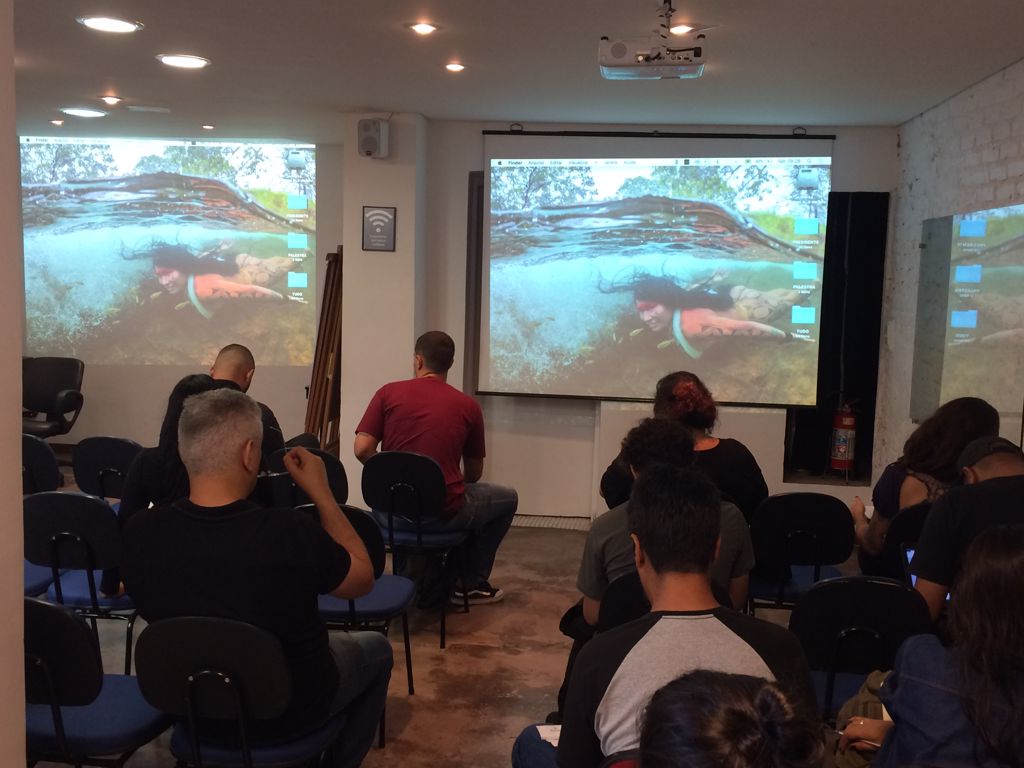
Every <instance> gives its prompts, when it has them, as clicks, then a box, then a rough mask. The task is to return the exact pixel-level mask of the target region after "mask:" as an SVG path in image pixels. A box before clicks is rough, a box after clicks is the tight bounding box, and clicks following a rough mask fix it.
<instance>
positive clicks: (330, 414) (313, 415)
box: [306, 245, 342, 455]
mask: <svg viewBox="0 0 1024 768" xmlns="http://www.w3.org/2000/svg"><path fill="white" fill-rule="evenodd" d="M341 265H342V251H341V246H340V245H339V246H338V252H337V253H328V254H327V271H326V275H325V279H324V297H323V302H322V304H321V308H320V325H319V328H318V330H317V336H316V353H315V355H314V356H313V372H312V375H311V376H310V381H309V398H308V400H307V401H306V431H307V432H312V433H313V434H314V435H316V436H317V437H318V438H319V439H320V445H321V446H322V447H323V449H324V450H325V451H327V452H329V453H333V454H334V455H338V448H339V443H340V436H339V430H340V427H341V424H340V422H341V389H340V386H341V301H342V293H341V291H342V266H341Z"/></svg>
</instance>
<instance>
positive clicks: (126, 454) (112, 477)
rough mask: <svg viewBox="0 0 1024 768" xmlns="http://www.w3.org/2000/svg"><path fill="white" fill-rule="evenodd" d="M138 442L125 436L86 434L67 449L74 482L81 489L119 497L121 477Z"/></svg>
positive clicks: (86, 491) (134, 454) (129, 463)
mask: <svg viewBox="0 0 1024 768" xmlns="http://www.w3.org/2000/svg"><path fill="white" fill-rule="evenodd" d="M141 452H142V446H141V445H139V444H138V443H136V442H135V441H134V440H129V439H127V438H125V437H87V438H85V439H84V440H82V441H81V442H79V443H78V445H76V446H75V447H74V449H73V450H72V452H71V467H72V469H73V470H74V472H75V484H76V485H78V488H79V490H80V491H82V493H88V494H91V495H92V496H99V497H100V498H101V499H120V498H121V489H122V487H123V486H124V479H125V477H126V476H127V475H128V468H129V467H130V466H131V465H132V462H133V461H135V457H136V456H138V455H139V454H140V453H141Z"/></svg>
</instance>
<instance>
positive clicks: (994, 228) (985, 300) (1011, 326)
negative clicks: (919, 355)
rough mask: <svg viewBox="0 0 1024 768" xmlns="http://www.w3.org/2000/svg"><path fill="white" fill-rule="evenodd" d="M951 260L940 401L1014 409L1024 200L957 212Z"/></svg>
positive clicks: (1023, 340)
mask: <svg viewBox="0 0 1024 768" xmlns="http://www.w3.org/2000/svg"><path fill="white" fill-rule="evenodd" d="M950 259H951V261H950V272H949V303H948V306H947V320H948V322H947V325H946V349H945V355H944V359H943V367H942V400H943V401H946V400H949V399H951V398H954V397H961V396H968V395H975V396H977V397H983V398H985V399H986V400H988V401H989V402H991V403H992V404H993V405H995V406H996V407H997V408H998V409H999V410H1000V411H1002V412H1004V413H1006V412H1019V411H1020V408H1021V400H1022V398H1024V388H1022V387H1024V384H1020V383H1019V382H1024V205H1016V206H1010V207H1006V208H997V209H993V210H987V211H978V212H976V213H971V214H965V215H961V216H954V217H953V233H952V249H951V254H950ZM993 371H998V372H999V375H998V376H993ZM1007 382H1010V383H1011V384H1009V385H1008V384H1007Z"/></svg>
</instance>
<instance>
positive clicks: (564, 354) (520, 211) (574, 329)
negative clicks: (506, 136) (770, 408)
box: [481, 158, 830, 404]
mask: <svg viewBox="0 0 1024 768" xmlns="http://www.w3.org/2000/svg"><path fill="white" fill-rule="evenodd" d="M829 184H830V166H829V159H828V158H780V159H767V158H759V159H753V160H751V159H735V158H722V159H715V158H704V159H694V160H587V161H578V160H575V161H557V160H541V161H514V160H512V161H510V160H494V161H492V165H491V187H490V189H491V214H490V232H489V235H490V257H491V259H490V264H489V280H490V283H489V300H490V326H489V336H490V341H489V350H488V351H489V360H490V370H489V378H490V380H489V382H482V383H481V389H488V390H490V391H509V392H522V393H544V394H564V395H583V396H597V397H621V398H650V397H651V396H652V395H653V391H654V384H655V382H656V381H657V380H658V379H659V378H660V377H661V376H663V375H664V374H665V373H668V372H670V371H673V370H680V369H686V370H690V371H693V372H694V373H697V374H698V375H700V376H701V377H702V378H704V379H705V381H707V382H708V385H709V386H710V387H711V389H712V390H713V392H714V394H715V397H716V398H718V399H719V400H721V401H723V402H737V403H765V404H812V403H814V402H815V399H816V390H817V364H818V343H817V341H818V328H819V323H820V312H821V280H822V265H823V258H824V241H825V220H826V212H827V195H828V190H829ZM485 383H486V384H488V385H489V386H486V387H485V386H484V384H485Z"/></svg>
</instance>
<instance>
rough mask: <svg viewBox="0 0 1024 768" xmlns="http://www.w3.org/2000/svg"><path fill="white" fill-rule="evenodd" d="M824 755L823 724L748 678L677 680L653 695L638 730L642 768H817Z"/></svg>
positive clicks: (702, 674)
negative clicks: (801, 712)
mask: <svg viewBox="0 0 1024 768" xmlns="http://www.w3.org/2000/svg"><path fill="white" fill-rule="evenodd" d="M824 757H825V738H824V733H823V731H822V727H821V724H820V723H817V722H815V721H814V720H810V719H808V718H806V717H804V716H801V715H800V714H798V713H797V712H795V711H794V709H793V706H792V705H791V704H790V703H789V701H788V700H787V699H786V696H785V694H783V693H782V691H781V690H780V689H779V687H778V686H777V685H776V684H775V683H773V682H769V681H768V680H764V679H762V678H759V677H750V676H748V675H729V674H725V673H722V672H710V671H707V670H701V671H697V672H691V673H689V674H687V675H683V676H682V677H680V678H678V679H677V680H673V681H672V682H671V683H669V684H668V685H666V686H664V687H663V688H661V689H660V690H658V691H657V692H656V693H655V694H654V696H652V697H651V701H650V703H649V704H648V705H647V710H646V712H645V713H644V721H643V727H642V729H641V731H640V765H641V766H643V768H818V766H821V765H822V763H823V760H824Z"/></svg>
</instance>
